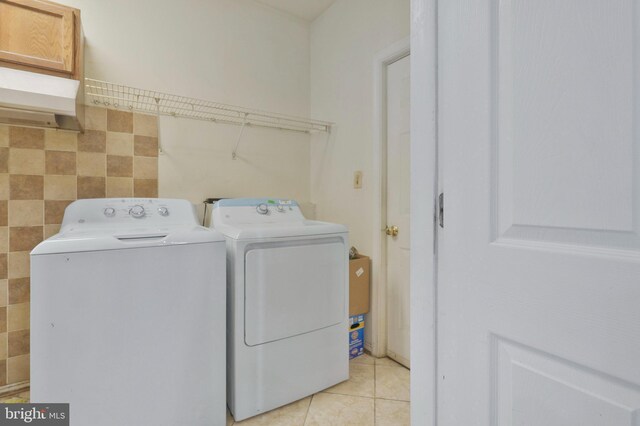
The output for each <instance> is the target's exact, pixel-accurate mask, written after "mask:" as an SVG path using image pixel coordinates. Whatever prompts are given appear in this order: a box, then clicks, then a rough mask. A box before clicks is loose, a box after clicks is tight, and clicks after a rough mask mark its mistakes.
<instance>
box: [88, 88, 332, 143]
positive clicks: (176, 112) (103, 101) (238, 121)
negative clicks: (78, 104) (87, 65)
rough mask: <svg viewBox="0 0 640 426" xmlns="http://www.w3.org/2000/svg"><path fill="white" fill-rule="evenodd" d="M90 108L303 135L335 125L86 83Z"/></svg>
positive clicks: (155, 93)
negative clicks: (126, 111)
mask: <svg viewBox="0 0 640 426" xmlns="http://www.w3.org/2000/svg"><path fill="white" fill-rule="evenodd" d="M85 101H86V103H87V104H94V105H102V106H105V107H107V108H114V109H128V110H130V111H138V112H145V113H149V114H162V115H170V116H173V117H184V118H191V119H195V120H204V121H211V122H215V123H223V124H234V125H238V126H244V125H246V126H259V127H268V128H273V129H281V130H290V131H295V132H303V133H314V132H330V131H331V125H332V123H330V122H327V121H319V120H311V119H308V118H302V117H294V116H289V115H284V114H279V113H272V112H267V111H261V110H256V109H250V108H244V107H237V106H232V105H225V104H221V103H217V102H211V101H205V100H202V99H195V98H187V97H184V96H178V95H170V94H167V93H161V92H155V91H152V90H143V89H136V88H134V87H129V86H123V85H120V84H115V83H109V82H106V81H101V80H95V79H92V78H86V79H85Z"/></svg>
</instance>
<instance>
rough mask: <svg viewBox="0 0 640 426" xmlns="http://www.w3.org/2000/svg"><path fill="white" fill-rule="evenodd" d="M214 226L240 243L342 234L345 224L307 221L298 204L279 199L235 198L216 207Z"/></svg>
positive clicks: (213, 216) (344, 230)
mask: <svg viewBox="0 0 640 426" xmlns="http://www.w3.org/2000/svg"><path fill="white" fill-rule="evenodd" d="M212 227H213V228H214V229H216V230H217V231H220V232H221V233H223V234H224V235H225V236H227V237H229V238H233V239H237V240H245V239H260V238H286V237H302V236H311V235H327V234H343V233H347V232H348V229H347V227H346V226H344V225H338V224H335V223H328V222H318V221H315V220H307V219H305V217H304V215H303V214H302V211H301V210H300V207H299V206H298V203H297V202H296V201H294V200H285V199H280V198H236V199H224V200H220V201H218V202H217V203H216V204H215V205H214V207H213V215H212Z"/></svg>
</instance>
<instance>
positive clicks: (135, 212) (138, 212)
mask: <svg viewBox="0 0 640 426" xmlns="http://www.w3.org/2000/svg"><path fill="white" fill-rule="evenodd" d="M129 214H130V215H131V216H132V217H135V218H136V219H139V218H141V217H144V215H145V211H144V207H142V206H141V205H139V204H138V205H136V206H133V207H131V209H130V210H129Z"/></svg>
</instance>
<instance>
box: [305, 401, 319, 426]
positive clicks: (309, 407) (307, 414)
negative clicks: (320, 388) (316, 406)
mask: <svg viewBox="0 0 640 426" xmlns="http://www.w3.org/2000/svg"><path fill="white" fill-rule="evenodd" d="M316 395H317V393H314V394H313V395H311V399H310V400H309V405H308V406H307V412H306V413H304V421H303V422H302V426H305V425H306V424H307V418H309V411H310V410H311V404H312V403H313V398H315V397H316Z"/></svg>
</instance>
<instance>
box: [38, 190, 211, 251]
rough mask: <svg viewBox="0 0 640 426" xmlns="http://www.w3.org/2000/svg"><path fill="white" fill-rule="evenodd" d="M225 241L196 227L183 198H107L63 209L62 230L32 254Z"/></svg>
mask: <svg viewBox="0 0 640 426" xmlns="http://www.w3.org/2000/svg"><path fill="white" fill-rule="evenodd" d="M215 241H220V242H222V241H224V237H223V236H222V235H221V234H220V233H218V232H214V231H211V230H209V229H207V228H204V227H202V226H200V225H199V224H198V220H197V217H196V215H195V210H194V208H193V205H192V204H191V203H190V202H188V201H185V200H172V199H154V198H151V199H150V198H144V199H143V198H107V199H100V198H96V199H89V200H78V201H75V202H73V203H71V204H70V205H69V206H67V208H66V209H65V213H64V219H63V221H62V227H61V229H60V232H59V233H58V234H56V235H54V236H53V237H51V238H49V239H47V240H45V241H43V242H41V243H40V244H39V245H38V246H36V248H34V249H33V251H32V252H31V254H32V255H40V254H52V253H70V252H80V251H98V250H118V249H128V248H136V247H153V246H169V245H179V244H192V243H205V242H215Z"/></svg>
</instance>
